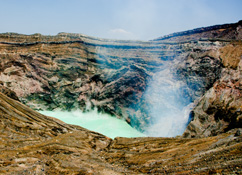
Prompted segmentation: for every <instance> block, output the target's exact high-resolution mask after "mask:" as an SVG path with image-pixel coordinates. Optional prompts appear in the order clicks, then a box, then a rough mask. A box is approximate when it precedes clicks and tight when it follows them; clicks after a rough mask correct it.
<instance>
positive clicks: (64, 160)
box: [0, 93, 242, 175]
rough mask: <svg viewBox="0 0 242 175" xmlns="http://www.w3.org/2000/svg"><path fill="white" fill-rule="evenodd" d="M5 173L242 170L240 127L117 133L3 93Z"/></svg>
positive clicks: (0, 157) (0, 156)
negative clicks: (203, 133) (200, 133)
mask: <svg viewBox="0 0 242 175" xmlns="http://www.w3.org/2000/svg"><path fill="white" fill-rule="evenodd" d="M0 121H1V122H0V130H1V132H0V173H1V174H9V175H10V174H11V175H12V174H101V175H102V174H103V175H106V174H217V173H219V174H240V173H242V166H241V165H242V157H241V156H242V152H241V150H242V144H241V141H242V135H241V130H233V131H231V132H230V133H226V134H221V135H219V136H216V137H207V138H200V139H198V138H194V139H184V138H132V139H129V138H116V139H114V140H112V139H109V138H107V137H105V136H103V135H101V134H98V133H95V132H92V131H88V130H86V129H84V128H81V127H79V126H75V125H68V124H65V123H63V122H61V121H59V120H57V119H54V118H51V117H47V116H44V115H42V114H39V113H37V112H36V111H34V110H32V109H30V108H29V107H27V106H25V105H23V104H21V103H20V102H19V101H16V100H13V99H11V98H9V97H7V96H6V95H4V94H2V93H0Z"/></svg>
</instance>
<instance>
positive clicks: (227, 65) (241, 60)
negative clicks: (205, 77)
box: [184, 42, 242, 137]
mask: <svg viewBox="0 0 242 175" xmlns="http://www.w3.org/2000/svg"><path fill="white" fill-rule="evenodd" d="M219 52H220V56H219V57H220V59H221V62H222V64H223V68H222V72H221V75H220V78H219V79H218V80H217V81H216V82H215V83H214V84H213V87H212V88H210V89H209V90H208V91H207V92H206V93H205V95H204V96H203V97H202V98H201V100H200V101H199V102H198V104H197V106H196V107H195V108H194V109H193V111H192V112H191V117H192V118H193V120H192V121H191V122H190V124H189V125H188V127H187V130H186V131H185V133H184V136H185V137H188V136H189V137H196V136H211V135H218V134H219V133H224V132H227V131H229V130H230V129H233V128H241V126H242V43H241V42H239V43H234V44H230V45H227V46H225V47H223V48H221V49H220V50H219Z"/></svg>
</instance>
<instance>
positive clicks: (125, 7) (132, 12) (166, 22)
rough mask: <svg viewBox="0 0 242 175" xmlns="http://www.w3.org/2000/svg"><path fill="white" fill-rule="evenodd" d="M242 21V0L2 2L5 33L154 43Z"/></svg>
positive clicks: (0, 10)
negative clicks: (61, 34)
mask: <svg viewBox="0 0 242 175" xmlns="http://www.w3.org/2000/svg"><path fill="white" fill-rule="evenodd" d="M239 20H242V0H0V33H5V32H17V33H23V34H33V33H41V34H45V35H56V34H57V33H59V32H70V33H82V34H86V35H90V36H96V37H101V38H115V39H136V40H150V39H154V38H157V37H160V36H163V35H166V34H170V33H173V32H179V31H184V30H189V29H193V28H197V27H204V26H210V25H215V24H224V23H234V22H237V21H239Z"/></svg>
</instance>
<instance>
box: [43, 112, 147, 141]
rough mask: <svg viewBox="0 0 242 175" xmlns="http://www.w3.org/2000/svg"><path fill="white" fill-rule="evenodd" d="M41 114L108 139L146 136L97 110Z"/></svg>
mask: <svg viewBox="0 0 242 175" xmlns="http://www.w3.org/2000/svg"><path fill="white" fill-rule="evenodd" d="M38 112H40V113H41V114H44V115H47V116H51V117H55V118H57V119H60V120H62V121H63V122H65V123H68V124H74V125H79V126H81V127H84V128H86V129H89V130H92V131H96V132H99V133H101V134H103V135H105V136H108V137H110V138H112V139H113V138H115V137H145V136H146V135H145V134H143V133H141V132H139V131H137V130H136V129H134V128H132V127H131V126H130V125H129V124H128V123H127V122H125V121H124V120H121V119H118V118H115V117H111V116H110V115H108V114H101V113H98V112H97V110H93V111H90V112H85V113H83V112H82V111H80V110H76V111H71V112H68V111H38Z"/></svg>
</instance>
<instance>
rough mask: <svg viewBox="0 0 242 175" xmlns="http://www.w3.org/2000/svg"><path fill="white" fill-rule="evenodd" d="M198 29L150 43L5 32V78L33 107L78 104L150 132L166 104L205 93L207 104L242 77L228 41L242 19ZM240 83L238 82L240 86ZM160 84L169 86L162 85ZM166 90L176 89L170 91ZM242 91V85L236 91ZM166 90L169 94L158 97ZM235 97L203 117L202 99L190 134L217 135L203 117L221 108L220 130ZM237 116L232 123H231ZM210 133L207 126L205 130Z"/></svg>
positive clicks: (1, 71) (0, 72) (1, 72)
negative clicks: (231, 56)
mask: <svg viewBox="0 0 242 175" xmlns="http://www.w3.org/2000/svg"><path fill="white" fill-rule="evenodd" d="M194 31H195V32H182V33H178V34H173V35H172V36H171V37H165V38H162V39H157V40H154V41H149V42H141V41H115V40H105V39H98V38H92V37H88V36H85V35H79V34H66V33H60V34H58V35H57V36H42V35H40V34H35V35H30V36H27V35H19V34H13V33H6V34H1V35H0V57H1V62H0V63H1V64H0V81H1V82H2V84H3V85H4V86H5V87H7V88H8V89H11V90H12V91H14V92H15V93H16V95H17V97H18V98H19V99H20V101H21V102H23V103H24V104H26V105H28V106H30V107H31V108H33V109H38V110H39V109H45V110H54V109H63V110H72V109H76V108H80V109H82V110H83V111H86V110H90V109H93V108H97V109H98V111H99V112H105V113H109V114H111V115H114V116H116V117H118V118H124V119H126V121H127V122H128V123H130V124H131V125H132V126H133V127H135V128H137V129H139V130H141V131H145V130H146V129H147V128H148V127H149V126H150V125H152V124H154V123H156V122H157V121H156V119H155V117H154V116H159V115H160V114H161V113H163V112H162V111H164V110H166V109H167V106H169V104H168V105H167V104H166V102H167V101H174V103H175V102H176V103H177V104H179V105H178V106H177V108H181V107H184V106H186V105H189V104H190V103H191V102H194V101H195V102H197V101H198V100H199V98H200V97H202V96H203V95H204V94H205V96H204V97H202V99H204V101H206V99H207V98H209V97H210V96H211V95H214V93H213V90H212V89H214V90H215V89H217V91H219V93H220V94H223V93H222V91H223V90H225V87H227V85H228V86H229V87H230V86H231V85H229V82H232V83H233V84H234V83H235V82H237V81H240V80H241V77H240V76H241V72H240V71H241V70H240V64H241V63H240V62H241V61H240V60H241V55H239V54H240V53H239V52H236V54H238V55H235V56H234V57H233V58H232V59H233V61H231V58H230V56H229V55H230V52H232V50H233V49H234V48H237V47H239V46H237V45H239V43H232V45H233V46H232V45H231V42H232V39H241V22H239V23H236V24H231V25H223V26H215V27H210V28H203V29H197V30H194ZM206 37H207V38H206ZM171 38H172V40H171ZM238 50H240V48H238ZM235 72H236V73H235ZM235 74H236V75H237V79H236V80H235V81H234V80H232V79H233V77H234V75H235ZM222 84H223V85H222ZM224 84H225V85H224ZM235 84H236V83H235ZM237 84H238V83H237ZM237 84H236V85H233V87H235V86H236V87H237V86H240V85H237ZM161 86H162V87H166V88H163V89H157V87H161ZM153 87H156V88H155V89H154V88H153ZM174 87H178V88H174ZM211 88H212V89H211ZM167 89H173V90H172V91H171V92H166V90H167ZM219 89H220V90H219ZM148 92H149V93H148ZM172 92H176V93H172ZM226 92H227V91H226ZM240 92H241V89H239V88H237V90H236V93H240ZM219 93H218V94H219ZM164 94H170V95H171V96H169V97H165V98H168V100H165V101H160V99H164V96H165V95H164ZM174 94H175V95H174ZM208 96H209V97H208ZM216 96H217V98H219V95H216ZM228 98H230V97H228ZM231 98H232V99H231V100H232V101H231V100H228V101H227V102H226V103H222V102H220V101H219V100H216V102H217V103H219V105H220V106H221V107H219V108H217V106H218V105H214V106H211V107H209V109H210V110H208V111H209V112H208V113H207V111H206V109H204V108H200V109H201V110H202V112H205V113H206V115H207V116H206V117H205V115H203V114H202V117H199V116H200V114H201V110H198V107H199V106H203V105H202V103H203V102H202V101H203V100H200V102H198V103H197V104H198V106H197V107H195V109H194V110H193V112H192V115H191V119H192V120H193V121H192V122H191V124H190V125H189V127H188V129H187V131H186V134H185V136H186V137H190V136H199V135H206V136H208V135H212V133H214V132H212V130H211V129H208V128H207V126H206V127H205V125H204V124H203V123H202V121H201V119H200V118H203V117H205V118H208V116H210V117H211V116H212V114H214V115H213V118H214V116H215V113H216V114H217V115H216V116H215V118H216V120H215V122H214V125H215V127H218V128H220V123H221V121H222V120H223V118H224V116H221V115H220V114H224V111H221V110H222V109H223V107H224V105H228V103H229V104H230V103H231V102H232V103H234V101H236V100H237V99H239V100H240V97H236V98H234V97H231ZM237 103H239V101H238V102H236V104H237ZM206 104H207V103H206ZM211 105H212V104H211ZM232 106H233V110H232V111H233V112H234V111H238V110H239V109H238V105H235V106H234V105H232ZM232 106H231V109H232ZM234 108H236V109H234ZM213 109H216V110H213ZM220 109H221V110H220ZM176 111H177V112H178V113H179V110H176ZM225 111H227V108H226V109H225ZM227 112H228V111H227ZM229 113H230V112H229ZM237 114H238V115H240V114H239V113H238V112H236V116H235V118H236V121H237V118H238V116H237ZM226 116H227V115H226ZM229 118H231V117H229ZM232 118H233V119H229V120H228V122H230V121H231V120H233V121H234V117H232ZM220 119H222V120H220ZM238 119H239V118H238ZM212 120H213V119H212ZM226 120H227V119H226ZM197 121H199V122H197ZM238 121H240V120H238ZM207 122H208V123H210V120H208V121H207ZM228 122H227V123H228ZM194 123H197V124H194ZM225 123H226V122H225ZM225 125H226V124H224V126H223V127H222V128H223V129H222V130H229V129H232V128H234V127H237V126H238V124H235V125H234V124H233V125H230V126H229V127H227V129H225ZM189 128H190V129H189ZM210 128H211V127H210ZM205 130H209V131H208V132H206V133H207V134H205ZM215 130H217V129H215ZM217 131H218V130H217ZM215 133H216V132H215Z"/></svg>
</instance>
